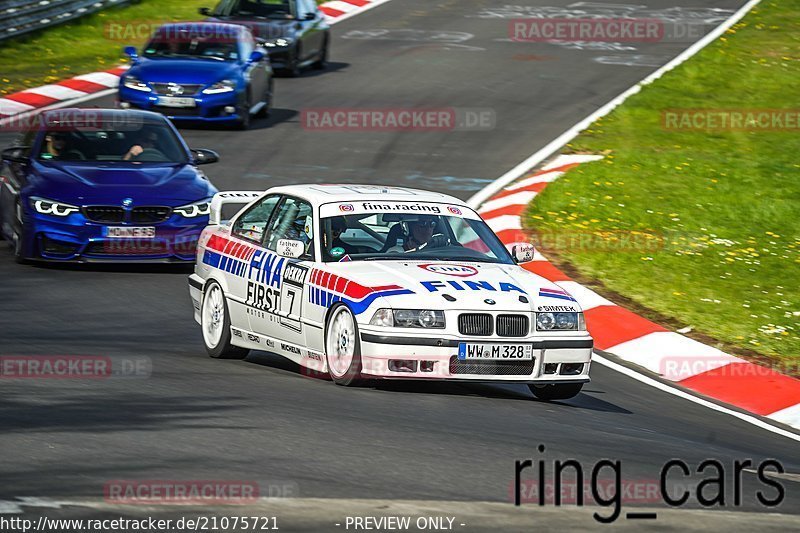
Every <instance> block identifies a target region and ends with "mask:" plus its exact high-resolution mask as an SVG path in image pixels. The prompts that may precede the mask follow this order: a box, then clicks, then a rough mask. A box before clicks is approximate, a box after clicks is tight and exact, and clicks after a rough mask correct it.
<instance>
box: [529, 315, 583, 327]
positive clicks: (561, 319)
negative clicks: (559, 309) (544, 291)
mask: <svg viewBox="0 0 800 533" xmlns="http://www.w3.org/2000/svg"><path fill="white" fill-rule="evenodd" d="M536 329H537V330H539V331H585V330H586V322H585V321H584V319H583V313H536Z"/></svg>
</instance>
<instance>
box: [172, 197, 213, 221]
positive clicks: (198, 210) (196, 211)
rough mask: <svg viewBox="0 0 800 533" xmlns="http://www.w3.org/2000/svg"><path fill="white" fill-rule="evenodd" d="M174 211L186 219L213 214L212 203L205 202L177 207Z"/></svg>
mask: <svg viewBox="0 0 800 533" xmlns="http://www.w3.org/2000/svg"><path fill="white" fill-rule="evenodd" d="M173 211H175V212H176V213H178V214H179V215H181V216H184V217H186V218H197V217H202V216H208V215H209V214H210V213H211V202H210V201H209V200H203V201H202V202H197V203H194V204H189V205H182V206H180V207H176V208H175V209H173Z"/></svg>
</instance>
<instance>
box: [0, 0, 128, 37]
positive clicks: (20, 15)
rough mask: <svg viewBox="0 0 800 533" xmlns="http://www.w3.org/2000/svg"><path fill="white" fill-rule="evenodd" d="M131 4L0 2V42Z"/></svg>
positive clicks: (117, 0) (118, 0)
mask: <svg viewBox="0 0 800 533" xmlns="http://www.w3.org/2000/svg"><path fill="white" fill-rule="evenodd" d="M130 1H131V0H2V1H0V41H2V40H4V39H10V38H12V37H16V36H17V35H23V34H25V33H28V32H31V31H35V30H39V29H42V28H47V27H49V26H55V25H56V24H62V23H64V22H67V21H69V20H74V19H77V18H79V17H82V16H84V15H88V14H90V13H96V12H97V11H101V10H103V9H106V8H108V7H111V6H115V5H121V4H126V3H128V2H130Z"/></svg>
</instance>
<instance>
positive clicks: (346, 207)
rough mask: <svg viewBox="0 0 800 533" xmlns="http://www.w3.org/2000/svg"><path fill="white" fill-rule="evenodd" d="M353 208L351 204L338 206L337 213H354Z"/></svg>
mask: <svg viewBox="0 0 800 533" xmlns="http://www.w3.org/2000/svg"><path fill="white" fill-rule="evenodd" d="M354 210H355V208H354V207H353V204H339V211H343V212H345V213H349V212H350V211H354Z"/></svg>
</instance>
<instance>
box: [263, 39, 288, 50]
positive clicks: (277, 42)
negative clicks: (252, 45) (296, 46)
mask: <svg viewBox="0 0 800 533" xmlns="http://www.w3.org/2000/svg"><path fill="white" fill-rule="evenodd" d="M293 42H294V39H291V38H289V37H279V38H277V39H269V40H268V41H264V46H266V47H267V48H286V47H287V46H291V45H292V43H293Z"/></svg>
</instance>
